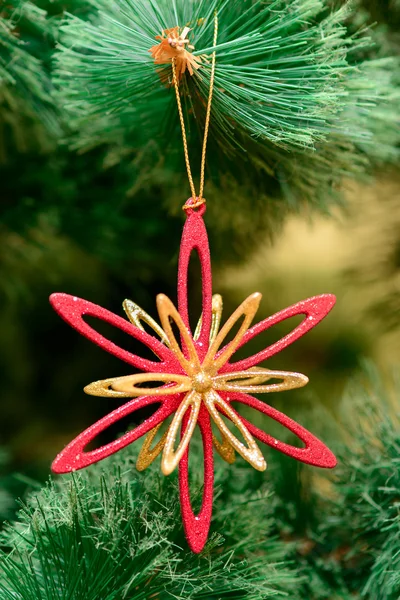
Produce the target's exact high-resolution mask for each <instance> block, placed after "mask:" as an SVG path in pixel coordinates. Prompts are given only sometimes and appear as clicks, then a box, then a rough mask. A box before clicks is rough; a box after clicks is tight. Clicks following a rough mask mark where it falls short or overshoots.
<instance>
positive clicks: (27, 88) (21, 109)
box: [0, 2, 61, 162]
mask: <svg viewBox="0 0 400 600" xmlns="http://www.w3.org/2000/svg"><path fill="white" fill-rule="evenodd" d="M47 34H48V25H47V22H46V13H45V12H44V11H43V10H41V9H40V8H38V7H36V6H34V5H33V4H31V3H30V2H17V3H16V6H15V9H14V10H13V9H11V8H9V7H8V6H6V7H5V8H4V9H3V11H2V12H1V13H0V107H1V110H0V114H1V116H0V161H1V162H5V160H6V158H7V156H8V155H9V153H10V152H11V153H12V152H13V151H14V147H15V148H16V149H17V151H18V152H26V151H27V150H30V149H32V148H39V149H40V150H49V149H51V148H52V147H54V140H55V138H56V137H57V136H59V135H60V131H61V130H60V126H59V123H58V121H57V118H56V114H55V110H54V106H53V101H52V99H51V94H50V89H51V84H50V78H49V73H48V72H47V71H46V68H45V66H44V64H43V62H42V60H41V58H40V57H39V56H35V51H36V49H37V48H36V47H35V37H38V38H43V37H44V36H46V35H47ZM10 136H11V138H12V144H11V143H10V142H9V141H8V140H9V138H10Z"/></svg>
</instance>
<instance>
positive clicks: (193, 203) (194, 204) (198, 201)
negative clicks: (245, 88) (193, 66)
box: [172, 12, 218, 210]
mask: <svg viewBox="0 0 400 600" xmlns="http://www.w3.org/2000/svg"><path fill="white" fill-rule="evenodd" d="M217 38H218V14H217V12H216V13H215V15H214V41H213V45H214V47H215V46H216V45H217ZM215 63H216V51H215V50H214V52H213V54H212V62H211V75H210V91H209V94H208V102H207V112H206V122H205V126H204V138H203V149H202V153H201V167H200V189H199V194H198V195H197V194H196V188H195V185H194V181H193V175H192V169H191V166H190V157H189V148H188V141H187V135H186V126H185V118H184V115H183V109H182V102H181V95H180V91H179V82H178V78H177V74H176V58H173V59H172V77H173V83H174V87H175V94H176V102H177V105H178V112H179V120H180V123H181V129H182V140H183V151H184V155H185V163H186V171H187V175H188V179H189V185H190V190H191V193H192V197H191V198H189V200H188V201H187V202H186V203H185V204H184V205H183V207H182V208H183V210H188V209H191V210H194V209H196V208H200V207H202V206H203V205H205V203H206V200H205V198H203V193H204V181H205V169H206V154H207V141H208V134H209V130H210V119H211V105H212V100H213V93H214V82H215Z"/></svg>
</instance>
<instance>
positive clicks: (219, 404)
mask: <svg viewBox="0 0 400 600" xmlns="http://www.w3.org/2000/svg"><path fill="white" fill-rule="evenodd" d="M204 404H205V405H206V407H207V409H208V412H209V413H210V415H211V416H212V418H213V419H214V422H215V424H216V425H217V427H218V429H219V430H220V431H221V433H222V435H223V436H224V437H225V438H226V439H227V440H228V441H229V443H230V444H231V446H233V448H234V449H235V450H236V452H238V453H239V454H240V455H241V456H242V457H243V458H244V459H245V460H247V462H249V463H250V464H251V465H252V466H253V467H254V468H255V469H257V471H265V469H266V468H267V463H266V462H265V459H264V457H263V455H262V453H261V451H260V449H259V447H258V446H257V444H256V441H255V439H254V438H253V436H252V435H251V433H250V432H249V430H248V429H247V427H246V425H245V424H244V420H243V419H242V418H241V417H240V415H239V414H238V413H237V412H235V411H234V410H233V409H232V408H231V406H230V405H229V404H228V403H227V402H225V400H224V399H223V398H221V396H220V395H219V394H217V393H216V392H215V391H214V390H212V391H210V392H208V393H207V394H205V395H204ZM220 412H222V413H224V414H225V415H226V416H227V417H228V418H229V419H230V420H231V421H232V423H234V425H235V426H236V427H237V428H238V430H239V431H240V433H241V434H242V436H243V438H244V439H245V441H246V443H247V446H245V445H244V444H243V443H242V442H241V441H240V440H238V439H237V437H236V436H235V435H234V434H233V433H232V432H231V430H230V429H229V428H228V427H227V426H226V425H225V423H224V421H223V419H222V417H221V415H220Z"/></svg>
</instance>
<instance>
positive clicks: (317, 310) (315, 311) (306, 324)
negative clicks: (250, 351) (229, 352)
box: [220, 294, 336, 372]
mask: <svg viewBox="0 0 400 600" xmlns="http://www.w3.org/2000/svg"><path fill="white" fill-rule="evenodd" d="M335 302H336V298H335V296H334V295H333V294H322V295H321V296H314V297H312V298H308V299H307V300H303V301H301V302H298V303H297V304H294V305H293V306H289V307H288V308H285V309H284V310H281V311H280V312H278V313H276V314H275V315H272V316H271V317H268V318H267V319H264V320H263V321H260V322H259V323H257V324H256V325H253V327H251V328H250V329H249V330H248V331H247V332H246V333H245V334H244V336H243V339H242V341H241V343H240V344H239V346H238V348H242V347H243V346H244V345H245V344H246V343H247V342H249V341H250V340H252V339H253V338H255V337H256V336H257V335H259V334H260V333H262V332H264V331H266V330H267V329H269V328H270V327H273V326H274V325H276V324H278V323H282V321H285V320H286V319H290V318H291V317H295V316H297V315H305V318H304V319H303V321H302V322H301V323H300V324H299V325H298V326H297V327H295V328H294V329H293V330H292V331H291V332H290V333H288V334H287V335H285V336H284V337H283V338H282V339H280V340H278V341H277V342H275V343H274V344H271V345H270V346H268V347H267V348H265V349H264V350H261V352H258V353H257V354H254V355H253V356H249V357H248V358H244V359H243V360H239V361H237V362H232V363H227V364H225V365H224V366H223V367H222V369H221V371H222V372H230V371H245V370H247V369H250V368H251V367H255V366H256V365H258V364H260V363H261V362H262V361H264V360H267V359H268V358H271V356H274V355H275V354H277V353H278V352H281V351H282V350H284V349H285V348H287V347H288V346H290V344H293V342H295V341H296V340H298V339H299V338H301V337H302V336H303V335H305V334H306V333H307V332H308V331H310V330H311V329H313V328H314V327H315V326H316V325H318V323H320V322H321V321H322V319H324V318H325V317H326V315H327V314H328V313H329V312H330V311H331V310H332V308H333V306H334V305H335ZM224 351H225V348H223V349H222V350H221V351H220V353H222V352H224Z"/></svg>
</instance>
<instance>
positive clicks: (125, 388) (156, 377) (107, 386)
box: [84, 373, 191, 398]
mask: <svg viewBox="0 0 400 600" xmlns="http://www.w3.org/2000/svg"><path fill="white" fill-rule="evenodd" d="M160 381H163V382H165V383H176V385H174V386H173V387H165V386H162V387H153V388H152V387H150V388H147V387H135V384H139V383H146V382H153V383H157V382H160ZM190 389H191V380H190V379H189V377H186V376H185V375H175V374H174V373H138V374H136V375H126V376H125V377H112V378H110V379H102V380H101V381H95V382H93V383H90V384H89V385H87V386H86V387H85V388H84V392H85V393H86V394H89V395H91V396H105V397H108V398H134V397H135V396H170V395H171V394H178V393H181V392H187V391H188V390H190Z"/></svg>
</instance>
